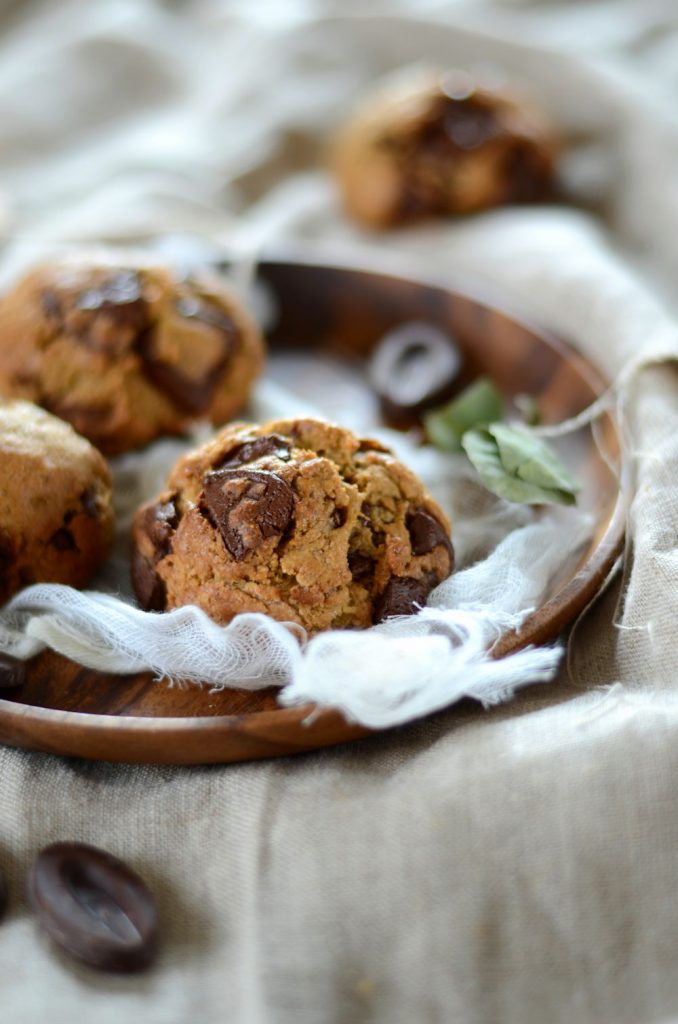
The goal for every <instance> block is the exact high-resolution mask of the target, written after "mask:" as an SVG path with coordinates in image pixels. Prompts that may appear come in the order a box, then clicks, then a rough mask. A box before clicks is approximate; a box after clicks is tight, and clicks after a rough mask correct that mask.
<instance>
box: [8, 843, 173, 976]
mask: <svg viewBox="0 0 678 1024" xmlns="http://www.w3.org/2000/svg"><path fill="white" fill-rule="evenodd" d="M28 897H29V901H30V903H31V905H32V907H33V910H34V911H35V913H36V915H37V918H38V921H39V922H40V924H41V925H42V927H43V928H44V929H45V931H46V932H47V934H48V935H49V936H50V938H51V939H52V940H53V941H54V942H55V943H56V944H57V945H58V946H60V947H61V948H62V949H63V950H64V951H65V952H67V953H70V954H71V956H74V957H76V958H77V959H78V960H82V961H83V963H86V964H89V965H90V966H91V967H96V968H98V969H99V970H106V971H125V972H129V971H138V970H141V969H142V968H144V967H146V966H148V964H149V963H150V961H151V960H152V958H153V956H154V953H155V949H156V942H157V928H158V924H157V921H158V914H157V909H156V905H155V900H154V899H153V896H152V895H151V893H150V892H149V890H148V888H147V887H146V885H145V884H144V882H143V881H142V880H141V878H139V876H138V875H137V874H136V873H135V872H134V871H132V870H131V868H129V867H128V866H127V865H126V864H124V863H123V862H122V861H121V860H118V859H117V858H116V857H113V856H111V854H109V853H106V852H105V851H103V850H99V849H97V848H96V847H94V846H85V845H84V844H82V843H55V844H54V845H53V846H48V847H47V848H46V849H44V850H43V851H42V852H41V853H40V855H39V856H38V858H37V860H36V861H35V863H34V864H33V867H32V869H31V872H30V877H29V882H28Z"/></svg>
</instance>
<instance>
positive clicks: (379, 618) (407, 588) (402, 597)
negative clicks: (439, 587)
mask: <svg viewBox="0 0 678 1024" xmlns="http://www.w3.org/2000/svg"><path fill="white" fill-rule="evenodd" d="M436 583H437V576H436V574H435V573H434V572H428V573H426V575H425V576H422V577H421V579H415V578H414V577H413V576H391V579H390V580H389V581H388V583H387V584H386V587H385V589H384V592H383V593H382V594H381V595H380V597H379V598H378V599H377V601H376V603H375V606H374V621H375V622H383V621H384V619H390V618H391V617H392V616H393V615H413V614H414V613H415V612H416V611H418V610H419V608H420V607H423V606H424V605H425V604H426V598H427V597H428V595H429V593H430V592H431V591H432V590H433V588H434V587H435V585H436Z"/></svg>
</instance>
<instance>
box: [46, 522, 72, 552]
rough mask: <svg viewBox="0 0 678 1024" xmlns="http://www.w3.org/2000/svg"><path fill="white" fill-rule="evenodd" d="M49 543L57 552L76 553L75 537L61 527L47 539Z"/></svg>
mask: <svg viewBox="0 0 678 1024" xmlns="http://www.w3.org/2000/svg"><path fill="white" fill-rule="evenodd" d="M49 542H50V544H51V545H52V547H54V548H56V549H57V551H78V550H79V548H78V545H77V544H76V543H75V537H74V536H73V534H72V533H71V531H70V530H68V529H66V527H63V526H62V527H61V528H60V529H59V530H57V531H56V533H53V534H52V536H51V537H50V538H49Z"/></svg>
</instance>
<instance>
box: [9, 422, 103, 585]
mask: <svg viewBox="0 0 678 1024" xmlns="http://www.w3.org/2000/svg"><path fill="white" fill-rule="evenodd" d="M112 539H113V511H112V506H111V474H110V471H109V469H108V466H107V464H106V461H105V459H104V458H103V456H102V455H101V453H100V452H98V451H97V450H96V448H94V447H93V446H92V445H91V444H90V443H89V441H86V440H85V439H84V437H79V436H78V435H77V434H76V432H75V431H74V430H73V429H72V427H70V426H69V425H68V424H67V423H64V422H63V421H62V420H59V419H57V418H56V417H55V416H50V415H49V413H46V412H44V411H43V410H42V409H38V408H37V407H36V406H34V405H31V403H30V402H0V602H4V601H6V600H7V599H8V598H9V597H11V596H12V594H14V593H15V592H16V591H17V590H19V589H20V588H21V587H25V586H28V585H29V584H30V583H40V582H45V583H46V582H49V583H68V584H70V585H71V586H74V587H82V586H84V585H85V584H86V583H87V581H88V580H89V578H90V577H91V576H92V574H93V573H94V571H95V570H96V569H97V567H98V566H99V565H100V564H101V562H102V561H103V559H104V558H105V557H106V555H107V554H108V551H109V548H110V546H111V542H112Z"/></svg>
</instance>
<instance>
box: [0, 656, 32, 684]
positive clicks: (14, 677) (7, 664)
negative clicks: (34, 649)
mask: <svg viewBox="0 0 678 1024" xmlns="http://www.w3.org/2000/svg"><path fill="white" fill-rule="evenodd" d="M25 682H26V666H25V664H24V662H23V661H19V659H18V658H13V657H12V656H11V654H1V653H0V689H3V690H4V689H10V687H14V686H23V684H24V683H25Z"/></svg>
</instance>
